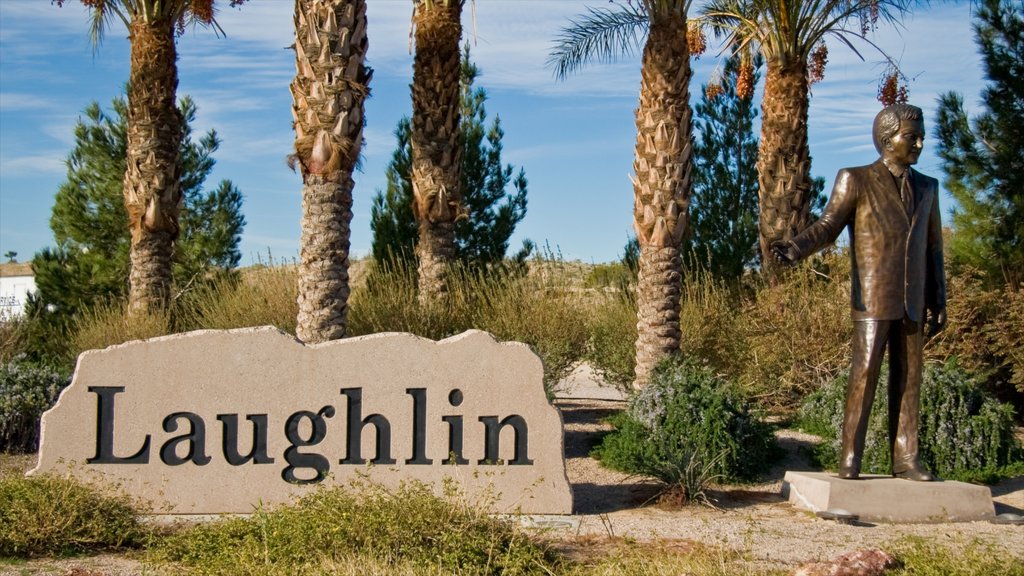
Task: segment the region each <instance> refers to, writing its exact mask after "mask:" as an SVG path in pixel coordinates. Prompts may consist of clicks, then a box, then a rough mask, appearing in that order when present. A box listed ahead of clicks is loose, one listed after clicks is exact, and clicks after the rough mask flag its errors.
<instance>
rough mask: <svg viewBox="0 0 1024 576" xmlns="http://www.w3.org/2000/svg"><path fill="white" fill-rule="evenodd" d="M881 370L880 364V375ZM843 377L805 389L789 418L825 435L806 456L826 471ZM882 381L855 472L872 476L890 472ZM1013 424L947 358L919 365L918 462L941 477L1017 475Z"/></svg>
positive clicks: (834, 456) (833, 459) (833, 456)
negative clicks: (796, 410)
mask: <svg viewBox="0 0 1024 576" xmlns="http://www.w3.org/2000/svg"><path fill="white" fill-rule="evenodd" d="M886 372H887V370H886V368H885V367H884V366H883V368H882V371H881V373H882V374H883V375H884V374H886ZM847 379H848V375H846V374H844V375H842V376H840V377H838V378H836V379H835V380H833V381H832V382H830V383H829V384H828V385H826V386H824V387H823V388H822V389H821V390H819V391H817V392H815V393H814V394H811V395H810V396H809V397H808V398H807V400H806V401H805V402H804V404H803V406H802V407H801V408H800V412H799V416H798V420H797V424H798V426H799V427H800V428H801V429H802V430H804V431H806V432H808V433H811V434H816V435H818V436H821V437H823V438H825V442H822V443H821V444H819V445H818V446H817V447H816V448H815V452H814V456H815V458H816V459H817V461H818V463H819V464H820V465H821V466H823V467H826V468H830V469H834V468H836V467H837V465H838V462H839V450H840V433H841V432H840V431H841V429H842V419H843V409H844V404H845V398H846V383H847ZM885 386H886V383H885V378H884V377H883V378H882V381H880V382H879V385H878V390H877V391H876V393H875V400H874V404H873V406H872V409H871V419H870V421H869V424H868V432H867V436H866V439H865V444H864V456H863V460H862V463H861V470H862V471H864V472H867V473H872V474H888V473H889V472H890V470H891V462H890V457H889V440H888V422H887V414H888V406H887V404H888V398H887V396H888V395H887V394H886V393H885ZM1013 430H1014V412H1013V408H1012V407H1011V406H1010V405H1009V404H1004V403H1000V402H998V401H996V400H994V399H993V398H992V397H991V396H989V395H988V394H986V393H985V392H984V390H983V389H982V387H981V385H980V384H979V381H978V380H977V379H976V378H975V377H974V376H973V375H972V374H971V373H969V372H967V371H965V370H964V369H962V368H961V367H960V366H959V365H958V364H957V362H956V360H955V359H954V360H951V361H949V362H947V363H946V364H930V365H929V366H927V367H926V369H925V373H924V381H923V383H922V387H921V424H920V431H919V436H918V438H919V442H920V450H921V459H922V462H923V464H924V465H925V467H926V468H928V469H929V470H931V471H932V472H934V473H936V474H938V475H939V476H941V477H944V478H950V479H956V480H968V481H994V480H996V479H998V478H1000V477H1004V476H1008V475H1016V474H1020V473H1024V463H1022V462H1021V457H1022V453H1021V447H1020V445H1019V443H1018V442H1017V440H1016V439H1015V438H1014V436H1013Z"/></svg>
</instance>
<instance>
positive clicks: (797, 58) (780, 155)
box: [702, 0, 909, 279]
mask: <svg viewBox="0 0 1024 576" xmlns="http://www.w3.org/2000/svg"><path fill="white" fill-rule="evenodd" d="M908 4H909V0H711V1H710V2H709V3H708V4H707V5H706V6H705V9H704V14H703V16H702V19H706V21H707V22H708V23H709V24H710V25H711V27H712V28H713V29H714V30H715V32H716V33H717V34H719V35H726V36H727V38H726V44H727V46H729V47H730V48H731V49H732V50H733V51H734V52H739V53H744V52H748V51H750V50H759V51H760V52H761V54H762V55H763V56H764V59H765V62H766V63H767V71H766V74H765V84H764V97H763V99H762V101H761V143H760V146H759V148H758V157H757V174H758V185H759V189H758V194H759V196H760V206H761V208H760V217H759V221H758V227H759V233H760V234H759V236H760V240H759V242H760V247H761V254H762V258H761V262H762V265H763V269H764V271H765V272H766V273H767V275H768V277H769V279H773V278H774V276H775V273H776V267H775V265H774V262H775V260H774V258H772V256H771V251H770V246H771V244H772V242H775V241H778V240H784V239H789V238H790V237H792V236H795V235H796V234H797V233H799V232H800V231H802V230H803V229H804V228H806V227H807V225H808V223H809V222H808V215H809V213H810V203H811V193H810V192H811V189H812V186H811V176H810V173H811V158H810V151H809V148H808V145H807V109H808V106H809V99H810V84H811V81H813V80H819V79H821V77H822V76H823V74H824V65H825V61H826V60H827V51H826V50H827V49H826V48H825V44H824V39H825V37H826V36H832V37H835V38H837V39H839V40H840V41H842V42H843V43H844V44H846V45H847V46H848V47H849V48H850V49H851V50H853V51H854V52H855V53H857V55H858V56H860V53H859V52H857V49H856V48H855V47H854V46H853V44H852V43H851V40H854V39H860V40H863V41H865V42H867V43H869V44H870V41H869V40H868V39H867V37H866V36H867V33H868V32H869V31H870V30H872V29H874V27H875V26H876V24H877V22H878V20H879V18H882V19H884V20H886V21H889V22H895V21H896V17H897V16H898V15H901V14H902V13H903V12H904V11H905V10H906V9H907V6H908ZM851 25H852V26H853V28H851V27H849V26H851Z"/></svg>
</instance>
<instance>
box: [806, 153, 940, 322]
mask: <svg viewBox="0 0 1024 576" xmlns="http://www.w3.org/2000/svg"><path fill="white" fill-rule="evenodd" d="M910 170H911V174H912V181H913V191H914V212H913V215H912V217H908V216H907V213H906V210H905V209H904V207H903V201H902V200H901V199H900V192H899V189H898V188H897V185H896V182H895V180H894V179H893V177H892V174H891V173H890V172H889V169H888V168H886V166H885V164H884V163H882V161H881V159H879V160H878V161H876V162H875V163H874V164H870V165H868V166H860V167H857V168H844V169H843V170H840V171H839V174H838V175H837V176H836V183H835V186H834V187H833V189H832V197H831V198H830V199H829V202H828V205H827V206H826V207H825V211H824V212H823V213H822V216H821V219H820V220H818V221H817V222H815V223H814V224H812V225H811V226H809V227H808V228H807V229H806V230H804V231H803V232H801V233H800V234H799V235H797V237H796V238H793V244H794V245H795V246H796V248H797V251H798V253H799V255H800V257H801V258H802V257H804V256H807V255H809V254H812V253H814V252H816V251H818V250H819V249H821V248H823V247H824V246H826V245H828V244H831V243H832V242H835V239H836V237H837V236H839V233H840V232H841V231H842V229H843V228H844V227H847V228H849V234H850V258H851V260H852V262H853V269H852V273H851V280H852V286H851V289H850V299H851V304H852V306H853V313H852V316H853V319H854V320H898V319H901V318H903V315H904V314H906V316H907V317H908V318H910V319H911V320H913V321H915V322H922V321H923V320H924V310H925V308H926V307H927V308H928V309H930V310H934V311H937V310H940V309H942V308H944V307H945V305H946V276H945V272H944V270H943V264H942V221H941V219H940V214H939V198H938V192H939V185H938V181H936V180H935V179H934V178H930V177H928V176H925V175H923V174H920V173H918V172H916V171H913V169H910Z"/></svg>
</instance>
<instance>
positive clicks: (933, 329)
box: [927, 306, 946, 338]
mask: <svg viewBox="0 0 1024 576" xmlns="http://www.w3.org/2000/svg"><path fill="white" fill-rule="evenodd" d="M945 327H946V307H945V306H943V307H942V308H939V309H937V310H929V311H928V334H927V336H928V338H931V337H933V336H935V335H936V334H938V333H939V332H942V329H943V328H945Z"/></svg>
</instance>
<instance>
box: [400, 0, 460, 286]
mask: <svg viewBox="0 0 1024 576" xmlns="http://www.w3.org/2000/svg"><path fill="white" fill-rule="evenodd" d="M462 1H463V0H414V3H415V14H414V16H413V18H414V23H413V25H414V26H415V41H416V54H415V56H414V59H413V84H412V190H413V196H414V202H413V213H414V214H415V216H416V221H417V222H418V223H419V234H420V239H419V242H418V243H417V245H416V253H417V256H418V257H419V299H420V302H421V303H428V302H433V301H436V300H438V299H440V298H442V297H443V296H444V294H446V293H447V292H448V282H447V278H446V276H447V274H446V270H447V267H448V265H449V264H450V263H451V262H452V261H453V260H454V258H455V220H456V218H458V217H459V216H460V215H461V214H462V213H463V211H462V208H461V206H460V204H461V201H462V195H461V191H460V190H459V176H460V175H459V171H460V167H461V151H462V149H461V146H460V144H459V121H460V108H459V104H460V102H459V72H460V57H461V55H460V53H459V39H460V38H461V37H462V21H461V14H462Z"/></svg>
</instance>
